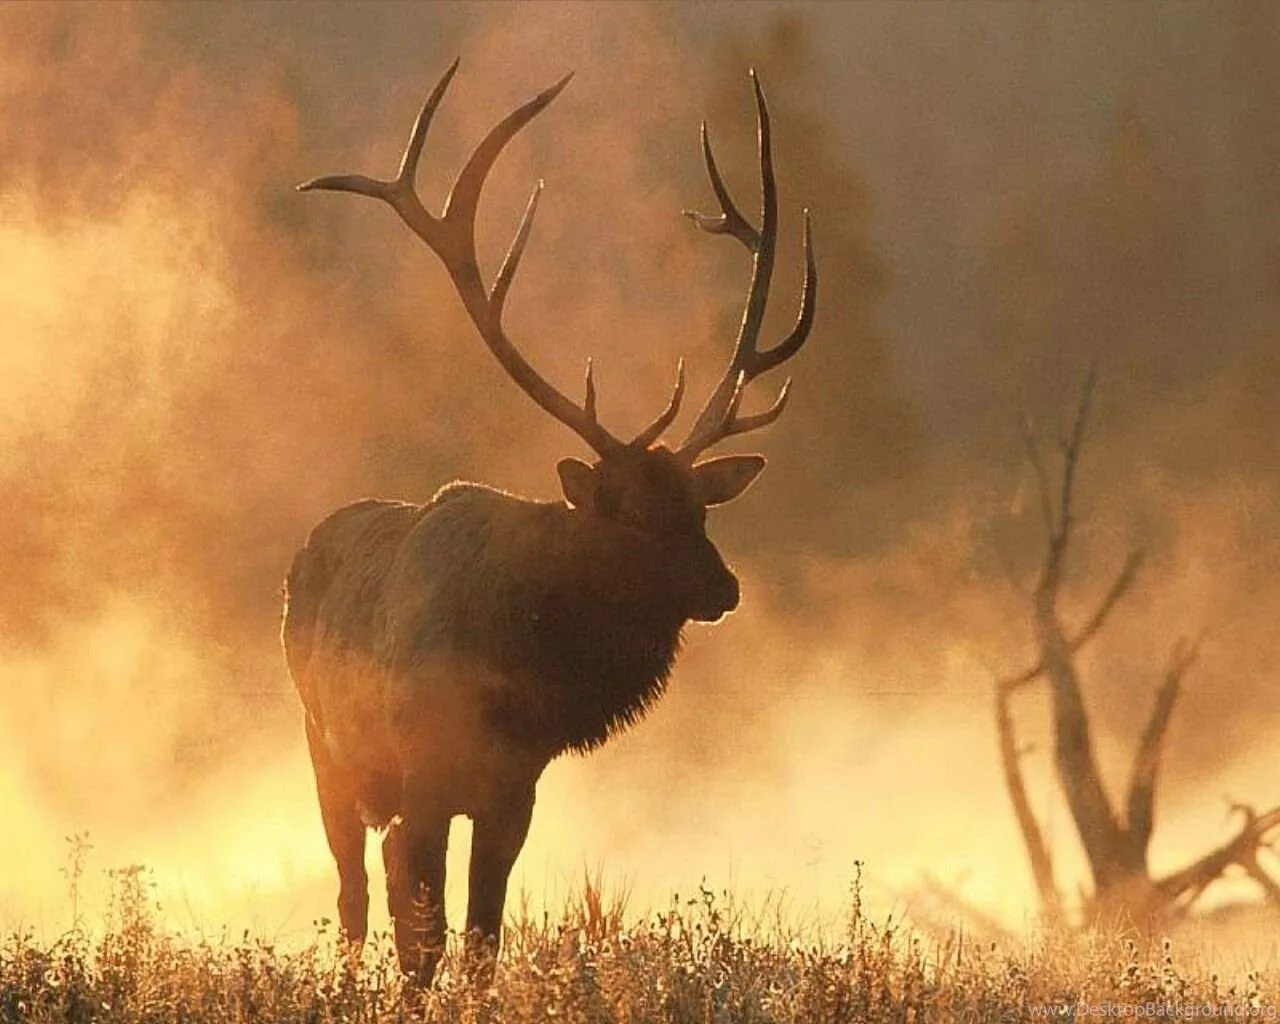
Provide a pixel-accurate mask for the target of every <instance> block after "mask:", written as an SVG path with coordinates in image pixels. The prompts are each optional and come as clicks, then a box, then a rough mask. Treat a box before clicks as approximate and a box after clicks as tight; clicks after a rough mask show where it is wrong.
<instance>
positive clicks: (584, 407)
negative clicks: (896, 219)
mask: <svg viewBox="0 0 1280 1024" xmlns="http://www.w3.org/2000/svg"><path fill="white" fill-rule="evenodd" d="M457 69H458V61H456V60H455V61H454V62H453V64H452V65H451V66H450V67H449V69H448V70H447V71H446V72H445V73H444V76H443V77H442V78H441V79H440V81H439V83H437V85H436V87H435V89H433V90H432V92H431V95H430V96H429V97H428V98H427V101H426V103H425V105H424V106H423V108H422V112H421V113H420V114H419V115H418V119H417V121H416V122H415V123H414V126H413V131H412V132H411V133H410V135H409V142H408V145H407V146H406V147H405V152H404V157H403V159H402V160H401V161H400V169H399V171H398V173H397V174H396V176H395V178H392V179H390V180H380V179H374V178H368V177H365V176H364V175H336V176H328V177H322V178H315V179H313V180H311V181H308V182H305V183H304V184H301V185H299V186H298V190H299V191H309V190H312V189H327V190H331V191H340V192H354V193H356V194H357V195H363V196H370V197H372V198H375V199H381V200H382V201H383V202H386V203H388V204H389V205H390V206H391V207H392V208H393V209H394V210H395V211H396V213H398V214H399V215H400V218H401V219H402V220H403V221H404V222H405V224H407V225H408V226H409V228H410V229H411V230H412V231H413V232H414V233H415V234H416V235H417V236H418V237H419V238H421V239H422V241H424V242H425V243H426V244H427V246H428V247H430V249H431V250H432V251H433V252H434V253H435V254H436V255H437V256H438V257H439V258H440V260H441V262H442V263H443V264H444V267H445V270H446V271H447V272H448V274H449V277H450V279H451V280H452V281H453V285H454V288H455V289H456V290H457V293H458V297H459V298H460V299H461V300H462V304H463V306H464V307H465V309H466V311H467V314H468V315H469V316H470V318H471V321H472V323H473V324H474V325H475V328H476V330H477V331H478V332H479V334H480V337H481V339H482V340H483V341H484V343H485V345H486V346H487V347H488V348H489V350H490V351H491V352H492V353H493V355H494V357H495V358H496V359H497V360H498V362H499V363H500V364H501V365H502V367H503V369H504V370H506V372H507V374H508V375H509V376H510V377H511V378H512V379H513V380H514V381H515V382H516V383H517V384H518V385H519V386H520V387H521V388H522V389H523V390H524V392H525V393H526V394H528V395H529V397H530V398H532V399H533V400H534V401H535V402H537V403H538V405H539V406H541V407H542V408H543V409H544V410H545V411H546V412H548V413H550V414H551V415H552V416H553V417H555V418H556V419H557V420H559V421H560V422H561V423H563V424H564V425H565V426H567V427H569V429H571V430H572V431H573V432H574V433H576V434H577V435H578V436H579V437H580V438H582V440H583V441H585V442H586V443H587V444H588V445H589V446H590V447H591V449H592V450H593V451H594V452H595V453H596V455H597V459H596V461H595V462H594V463H591V464H589V463H586V462H582V461H580V460H578V459H573V458H566V459H562V460H561V461H560V463H559V466H558V467H557V468H558V471H559V476H560V482H561V486H562V488H563V491H564V496H565V498H566V500H567V501H568V502H569V504H570V505H571V506H573V508H574V509H575V510H576V511H577V513H578V514H581V515H583V516H586V517H590V518H591V519H592V520H593V521H594V522H596V523H597V524H599V525H600V526H601V527H602V528H606V529H612V530H621V531H628V532H632V533H636V534H639V535H642V536H643V537H644V538H645V539H646V540H647V541H648V542H650V546H651V547H656V549H657V550H660V551H662V552H664V556H665V557H664V558H663V561H664V562H667V563H669V564H668V569H669V575H670V578H671V580H672V582H673V584H674V586H675V590H676V600H677V601H678V603H679V604H680V605H681V609H680V611H681V614H682V616H683V617H686V618H692V619H696V620H701V621H713V620H715V619H718V618H719V617H720V616H722V615H724V614H726V613H728V612H730V611H732V610H733V609H734V608H736V607H737V604H738V581H737V579H736V578H735V577H734V575H733V574H732V573H731V572H730V571H729V569H728V568H727V567H726V566H725V564H724V561H723V559H722V558H721V557H720V554H719V552H718V551H717V550H716V548H715V546H714V545H713V544H712V543H711V541H710V540H709V539H708V537H707V534H706V512H707V509H708V508H711V507H714V506H716V505H722V504H724V503H725V502H728V501H732V500H733V499H734V498H736V497H737V496H738V495H739V494H741V493H742V492H743V491H745V490H746V489H747V487H749V486H750V485H751V483H752V481H754V480H755V478H756V477H757V476H759V474H760V471H761V470H762V469H764V465H765V459H764V457H763V456H762V455H728V456H722V457H719V458H711V459H706V460H703V461H699V456H700V455H702V454H703V453H704V452H706V451H707V450H708V449H709V448H711V447H712V446H713V445H715V444H716V443H718V442H719V441H722V440H724V439H725V438H727V437H730V436H732V435H735V434H744V433H746V432H748V431H751V430H757V429H759V428H760V427H764V426H767V425H768V424H770V423H772V422H773V421H774V420H776V419H777V418H778V417H779V416H780V415H781V414H782V410H783V408H784V407H785V406H786V403H787V397H788V395H789V393H790V386H791V381H790V380H787V382H786V383H784V384H783V386H782V388H781V390H780V391H779V393H778V396H777V398H776V399H775V400H774V402H773V404H772V405H771V406H769V408H767V409H766V410H764V411H763V412H758V413H755V414H752V415H743V414H742V413H741V412H740V408H741V405H742V400H743V396H744V394H745V391H746V388H747V385H748V384H750V383H751V381H752V380H754V379H755V378H756V377H758V376H760V375H761V374H763V373H765V372H766V371H768V370H772V369H774V368H775V367H777V366H779V365H780V364H781V363H783V362H785V361H786V360H788V359H790V358H791V357H792V356H793V355H795V354H796V352H798V351H799V350H800V348H801V346H802V345H804V343H805V340H806V339H807V338H808V335H809V332H810V329H811V328H812V326H813V317H814V308H815V303H816V300H817V287H818V277H817V270H816V268H815V264H814V256H813V242H812V235H811V231H810V226H809V217H808V211H805V223H804V249H805V276H804V286H803V292H802V298H801V302H800V312H799V315H798V316H797V319H796V323H795V326H794V328H793V329H792V330H791V332H790V334H788V335H787V337H786V338H784V339H783V340H782V341H781V342H779V343H777V344H776V345H774V346H773V347H772V348H768V349H765V350H763V351H761V350H760V349H759V348H758V347H757V342H758V339H759V335H760V329H761V325H762V323H763V321H764V313H765V304H766V300H767V298H768V293H769V285H770V281H771V279H772V276H773V264H774V250H775V248H776V244H777V234H778V200H777V186H776V183H775V180H774V173H773V159H772V152H771V147H770V135H769V111H768V108H767V106H766V104H765V98H764V92H763V91H762V89H761V88H760V82H759V80H758V79H757V77H756V74H755V72H754V71H752V72H751V82H752V86H753V89H754V92H755V100H756V115H757V126H758V146H759V158H760V179H761V213H760V227H759V228H758V229H757V228H755V227H753V226H752V225H751V224H750V223H749V222H748V221H747V219H746V218H745V217H744V216H743V215H742V213H741V212H740V211H739V210H738V208H737V206H736V205H735V204H734V202H733V199H732V198H731V197H730V195H729V192H728V190H727V188H726V187H725V184H724V181H723V179H722V178H721V176H720V172H719V169H718V168H717V167H716V162H715V158H714V156H713V155H712V152H711V143H710V139H709V137H708V134H707V126H706V124H705V123H704V124H703V125H702V152H703V156H704V158H705V160H706V165H707V176H708V177H709V179H710V181H711V187H712V190H713V191H714V192H715V195H716V198H717V200H718V201H719V204H720V209H721V212H720V213H719V214H716V215H708V214H703V213H697V212H694V211H689V210H686V211H685V214H686V216H688V217H689V218H690V219H691V220H692V221H693V222H694V223H695V224H697V225H698V227H700V228H702V229H703V230H704V231H707V232H709V233H711V234H718V235H728V236H730V237H732V238H736V239H737V240H738V241H739V242H741V243H742V244H743V245H744V246H745V247H746V248H747V250H748V251H749V252H750V253H751V254H752V272H751V282H750V285H749V287H748V290H747V298H746V303H745V307H744V310H743V314H742V322H741V325H740V327H739V329H738V336H737V340H736V342H735V344H734V348H733V353H732V356H731V357H730V360H729V364H728V366H727V367H726V369H725V371H724V374H723V375H722V376H721V378H720V381H719V383H718V384H717V385H716V387H715V389H714V390H713V391H712V392H711V394H710V396H709V397H708V398H707V400H706V402H705V404H704V405H703V407H702V411H701V412H700V413H699V414H698V417H697V419H696V420H695V422H694V424H693V426H692V428H691V429H690V430H689V433H688V435H687V436H686V437H685V439H684V440H683V441H682V442H681V443H680V444H679V446H678V447H676V448H675V449H668V448H667V447H666V446H664V445H662V444H660V443H659V439H660V438H661V436H662V434H663V433H664V432H665V431H666V430H667V428H668V427H670V426H671V424H672V422H673V421H674V420H675V418H676V416H677V415H678V414H679V412H680V406H681V402H682V400H683V398H684V392H685V377H684V361H683V360H681V361H680V363H679V365H678V366H677V369H676V382H675V387H674V388H673V390H672V393H671V397H670V399H669V400H668V402H667V405H666V408H664V409H663V411H662V412H661V413H660V414H659V415H658V416H657V417H656V418H655V419H654V420H653V421H652V422H651V423H650V424H649V425H648V426H647V427H645V428H644V429H643V430H642V431H640V433H639V434H637V435H636V436H635V437H634V438H632V439H631V440H630V441H623V440H620V439H619V438H617V437H615V436H614V435H613V434H611V433H610V432H609V431H607V430H606V429H605V428H604V427H603V426H601V424H600V421H599V419H598V418H597V415H596V388H595V379H594V376H593V373H592V363H591V360H590V359H588V360H587V372H586V385H585V395H584V398H583V401H582V403H581V404H578V403H577V402H575V401H573V400H572V399H570V398H568V397H566V396H565V395H564V394H563V393H562V392H561V391H559V390H558V389H557V388H556V387H555V386H554V385H552V384H551V383H550V382H548V381H547V380H546V379H545V378H544V377H543V376H542V375H541V374H539V373H538V371H537V370H535V369H534V368H533V367H532V366H531V365H530V364H529V362H528V361H527V360H526V359H525V358H524V356H523V355H522V354H521V352H520V350H519V349H518V348H517V347H516V345H515V344H514V343H513V342H512V341H511V339H510V338H509V337H508V336H507V334H506V331H505V329H504V327H503V323H502V319H503V317H502V314H503V307H504V305H505V303H506V298H507V295H508V293H509V291H510V288H511V283H512V281H513V280H514V277H515V273H516V269H517V268H518V267H519V264H520V258H521V256H522V255H523V253H524V248H525V244H526V242H527V241H528V238H529V231H530V229H531V227H532V225H533V218H534V214H535V213H536V211H537V207H538V198H539V196H540V195H541V192H542V182H541V181H539V182H538V184H537V185H536V186H535V187H534V190H533V193H532V195H530V197H529V202H528V205H527V206H526V207H525V211H524V215H523V217H522V218H521V221H520V225H519V227H518V228H517V230H516V234H515V238H514V239H513V240H512V242H511V245H510V247H509V248H508V250H507V254H506V257H505V259H504V260H503V262H502V266H501V267H500V268H499V270H498V273H497V276H496V277H495V279H494V281H493V284H492V285H491V286H489V287H486V286H485V284H484V282H483V281H482V279H481V277H480V269H479V265H478V262H477V259H476V242H475V219H476V209H477V206H478V204H479V201H480V193H481V190H482V188H483V186H484V182H485V179H486V178H487V177H488V174H489V171H490V169H491V168H492V167H493V164H494V162H495V161H496V160H497V158H498V155H499V154H500V153H501V152H502V149H503V148H504V147H505V146H506V144H507V143H508V142H509V141H510V140H511V139H512V138H513V137H514V136H515V134H516V133H517V132H518V131H519V130H520V129H521V128H523V127H524V126H525V125H526V124H528V123H529V121H531V120H532V119H533V118H534V117H535V116H536V115H537V114H538V113H540V112H541V111H542V110H543V109H545V108H546V106H547V105H548V104H549V103H550V102H551V101H552V100H553V99H555V98H556V96H558V95H559V94H560V92H561V90H563V89H564V87H565V86H566V85H567V84H568V82H569V78H570V77H572V76H571V75H566V76H565V77H564V78H563V79H561V80H560V81H559V82H557V83H556V84H555V85H553V86H552V87H551V88H549V89H547V90H545V91H544V92H542V93H539V94H538V95H537V96H535V97H534V98H533V99H531V100H530V101H528V102H527V103H525V104H524V105H523V106H521V107H519V108H518V109H516V110H515V111H513V112H512V113H511V114H509V115H507V117H505V118H504V119H503V120H502V121H500V122H499V123H498V124H497V125H496V126H495V127H494V128H493V129H492V130H491V131H490V132H489V134H488V135H486V136H485V138H484V139H483V140H482V141H481V142H480V144H479V145H478V146H477V147H476V148H475V150H474V151H473V152H472V154H471V156H470V158H469V159H468V160H467V162H466V163H465V165H464V166H463V168H462V171H461V172H460V173H459V175H458V178H457V180H456V181H455V182H454V186H453V189H452V190H451V191H450V193H449V197H448V199H446V200H445V204H444V209H443V211H442V212H441V213H440V214H439V215H438V216H437V215H434V214H431V213H429V212H428V211H427V210H426V208H425V207H424V206H423V205H422V201H421V199H420V198H419V197H418V194H417V192H416V190H415V179H416V175H417V168H418V161H419V158H420V157H421V155H422V147H423V143H424V142H425V141H426V135H427V129H428V128H429V126H430V124H431V119H432V117H433V116H434V114H435V111H436V108H437V107H438V106H439V104H440V101H441V99H442V98H443V97H444V94H445V91H446V90H447V89H448V87H449V83H450V81H451V80H452V79H453V76H454V73H455V72H456V71H457Z"/></svg>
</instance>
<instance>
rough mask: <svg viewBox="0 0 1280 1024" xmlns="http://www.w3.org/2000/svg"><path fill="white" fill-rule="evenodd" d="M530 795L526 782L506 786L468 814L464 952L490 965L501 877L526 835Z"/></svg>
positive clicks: (503, 889) (502, 893) (503, 890)
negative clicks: (470, 826) (470, 816)
mask: <svg viewBox="0 0 1280 1024" xmlns="http://www.w3.org/2000/svg"><path fill="white" fill-rule="evenodd" d="M533 799H534V787H533V785H532V784H530V785H528V786H527V787H519V788H514V789H511V790H509V791H507V792H505V793H503V794H502V799H500V800H495V801H493V802H492V803H491V804H490V805H489V806H488V807H486V808H485V809H484V810H483V811H481V812H480V813H478V814H476V816H475V819H474V828H473V830H472V835H471V870H470V876H469V878H468V892H467V952H468V954H469V956H470V957H475V956H477V955H478V956H480V957H482V958H483V960H484V961H487V962H488V963H490V964H491V963H492V961H493V958H494V957H496V955H497V952H498V943H499V938H500V935H501V930H502V909H503V906H504V905H505V904H506V900H507V879H508V877H509V876H510V875H511V867H512V865H513V864H515V862H516V857H517V856H519V854H520V849H521V847H523V846H524V841H525V837H526V836H527V835H528V834H529V820H530V818H531V817H532V816H533Z"/></svg>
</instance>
